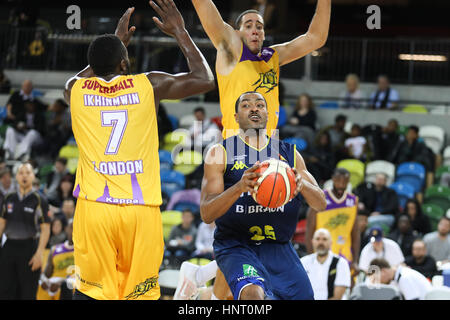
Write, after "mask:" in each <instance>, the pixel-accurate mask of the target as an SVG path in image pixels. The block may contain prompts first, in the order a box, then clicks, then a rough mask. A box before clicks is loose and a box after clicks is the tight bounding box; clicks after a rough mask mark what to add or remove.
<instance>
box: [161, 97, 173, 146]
mask: <svg viewBox="0 0 450 320" xmlns="http://www.w3.org/2000/svg"><path fill="white" fill-rule="evenodd" d="M157 121H158V137H159V142H160V145H162V142H163V138H164V136H165V135H166V134H167V133H169V132H171V131H173V130H175V128H173V127H172V122H171V121H170V119H169V117H168V115H167V111H166V108H165V107H164V105H163V104H162V103H160V104H159V108H158V115H157Z"/></svg>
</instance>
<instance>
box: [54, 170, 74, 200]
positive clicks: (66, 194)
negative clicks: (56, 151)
mask: <svg viewBox="0 0 450 320" xmlns="http://www.w3.org/2000/svg"><path fill="white" fill-rule="evenodd" d="M74 183H75V179H74V176H73V175H71V174H66V175H65V176H64V177H62V178H61V181H60V182H59V186H58V189H57V190H56V196H55V197H52V198H50V197H48V201H49V203H50V204H51V205H52V206H55V207H58V208H60V207H61V205H62V203H63V201H64V200H66V199H75V198H74V197H73V195H72V192H73V186H74Z"/></svg>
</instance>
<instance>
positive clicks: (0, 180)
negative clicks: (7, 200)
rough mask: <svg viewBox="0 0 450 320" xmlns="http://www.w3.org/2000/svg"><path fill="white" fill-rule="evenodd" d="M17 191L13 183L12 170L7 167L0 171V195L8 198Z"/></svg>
mask: <svg viewBox="0 0 450 320" xmlns="http://www.w3.org/2000/svg"><path fill="white" fill-rule="evenodd" d="M15 191H16V185H15V184H14V183H13V180H12V175H11V170H9V168H8V167H5V168H3V169H1V170H0V193H1V194H2V195H3V196H6V195H7V194H8V193H13V192H15Z"/></svg>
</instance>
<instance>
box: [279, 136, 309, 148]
mask: <svg viewBox="0 0 450 320" xmlns="http://www.w3.org/2000/svg"><path fill="white" fill-rule="evenodd" d="M283 141H284V142H286V143H290V144H295V145H296V147H297V151H303V150H306V148H307V147H308V142H306V140H305V139H302V138H296V137H290V138H286V139H284V140H283Z"/></svg>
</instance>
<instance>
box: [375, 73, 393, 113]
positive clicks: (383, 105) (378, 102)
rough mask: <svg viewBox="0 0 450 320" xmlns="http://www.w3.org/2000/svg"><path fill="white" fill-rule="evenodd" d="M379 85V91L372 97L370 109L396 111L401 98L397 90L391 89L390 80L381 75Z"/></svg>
mask: <svg viewBox="0 0 450 320" xmlns="http://www.w3.org/2000/svg"><path fill="white" fill-rule="evenodd" d="M377 84H378V88H377V90H376V91H374V92H372V94H371V95H370V108H371V109H391V110H392V109H396V108H397V107H398V101H399V100H400V96H399V94H398V92H397V90H395V89H393V88H391V87H390V82H389V78H388V77H387V76H386V75H380V76H378V80H377Z"/></svg>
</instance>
